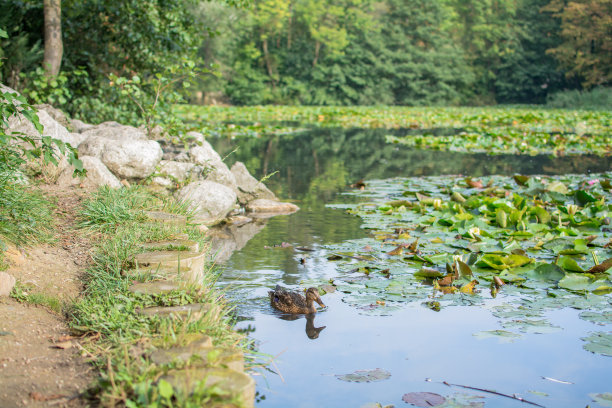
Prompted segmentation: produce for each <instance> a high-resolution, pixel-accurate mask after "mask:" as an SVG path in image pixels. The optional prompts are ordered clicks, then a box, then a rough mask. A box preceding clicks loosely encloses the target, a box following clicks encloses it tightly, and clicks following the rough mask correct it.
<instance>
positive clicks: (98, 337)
mask: <svg viewBox="0 0 612 408" xmlns="http://www.w3.org/2000/svg"><path fill="white" fill-rule="evenodd" d="M162 209H166V210H168V211H172V212H173V213H178V214H182V215H189V213H188V210H187V206H186V205H183V204H181V203H178V204H177V203H174V204H172V203H168V201H167V200H163V199H159V198H157V197H155V196H153V195H151V194H150V193H148V192H147V191H146V190H144V189H142V188H139V187H132V188H129V189H120V190H112V189H108V188H102V189H100V190H99V191H98V192H97V193H96V194H94V195H93V196H92V197H91V199H90V200H88V201H87V202H85V204H84V205H83V208H82V212H81V217H82V222H81V226H82V228H83V229H85V230H86V231H87V233H88V234H90V236H91V238H92V239H93V240H94V241H95V242H98V243H99V244H98V246H97V248H96V251H95V254H94V256H93V264H92V266H91V267H90V268H89V270H88V271H87V272H88V278H87V282H86V290H85V295H84V296H83V298H82V299H81V300H80V301H78V302H77V303H75V304H74V305H73V307H72V308H71V310H70V318H71V326H72V328H73V330H74V331H75V332H77V333H82V334H84V335H86V337H85V338H86V339H88V340H87V341H86V342H85V344H84V348H85V350H86V351H85V353H87V355H89V356H90V357H91V360H92V363H93V364H94V365H95V366H96V367H97V368H98V369H99V370H100V380H99V382H98V384H97V386H96V387H95V388H94V389H93V390H92V391H91V392H92V394H93V395H92V396H93V397H94V398H96V399H99V400H100V401H101V402H102V404H103V405H116V404H123V405H125V406H128V407H135V406H160V407H161V406H185V407H188V406H194V407H195V406H204V405H206V406H208V405H207V404H214V403H220V402H228V396H227V395H224V394H223V392H222V391H221V390H220V389H218V388H217V387H208V388H207V387H204V386H201V387H199V388H197V389H196V391H195V392H194V393H192V394H189V395H184V394H180V393H179V391H177V390H173V389H172V387H169V385H168V383H166V382H165V381H158V380H159V378H160V377H161V376H162V375H163V374H164V373H166V372H167V371H168V370H169V369H172V368H173V367H175V366H173V365H170V366H163V367H160V366H156V365H155V364H152V363H151V362H150V361H149V360H148V358H147V357H146V356H147V352H148V351H150V350H151V349H152V348H153V347H169V346H172V345H184V344H185V342H186V341H187V339H188V338H189V337H190V336H191V335H193V334H194V333H205V334H207V335H209V336H211V337H212V338H213V343H214V345H215V346H229V345H231V346H236V345H237V346H240V347H245V348H246V346H247V343H246V340H245V339H244V338H243V336H241V335H240V334H238V333H236V332H235V331H233V330H232V325H233V321H232V317H231V316H230V312H231V307H230V305H228V304H227V302H225V300H224V297H223V294H222V293H220V292H219V291H217V290H216V289H214V288H213V285H214V282H215V279H216V275H215V273H214V271H213V270H212V269H211V270H209V271H207V273H206V278H205V280H206V281H205V282H202V285H201V286H200V285H198V286H193V287H187V288H186V289H181V290H175V291H172V292H170V293H167V294H163V295H146V294H138V293H132V292H130V291H129V290H128V288H129V286H130V284H131V283H132V279H133V278H130V277H126V276H124V273H123V272H124V271H126V270H128V269H130V268H132V267H133V261H132V259H133V257H134V255H135V254H137V253H139V252H143V251H144V250H143V249H142V247H141V245H140V244H141V243H143V242H154V241H161V240H168V239H172V238H175V237H176V236H178V235H179V234H187V235H188V237H189V239H191V240H194V241H197V242H199V243H200V245H201V246H202V245H204V244H205V242H204V239H203V236H202V234H201V233H200V232H199V231H198V230H197V229H196V227H195V226H190V225H189V224H188V225H187V226H177V225H172V224H162V223H153V222H150V221H147V219H146V218H145V217H144V211H145V210H162ZM196 302H201V303H215V304H217V305H220V306H221V307H222V310H223V312H222V313H221V316H220V317H215V316H212V315H211V314H210V313H209V314H207V315H205V316H204V317H203V318H201V319H199V320H193V319H187V320H182V319H170V318H161V317H147V316H143V315H141V314H139V313H137V311H138V310H139V309H141V308H143V307H148V306H179V305H186V304H190V303H196ZM177 364H178V363H177ZM230 402H231V401H230ZM234 402H236V403H238V402H237V401H234Z"/></svg>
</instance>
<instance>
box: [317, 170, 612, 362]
mask: <svg viewBox="0 0 612 408" xmlns="http://www.w3.org/2000/svg"><path fill="white" fill-rule="evenodd" d="M611 182H612V173H607V174H599V175H567V176H555V177H544V176H541V177H536V176H532V177H528V176H518V175H517V176H514V177H506V176H490V177H486V178H482V179H478V180H476V179H471V178H465V177H451V176H445V177H426V178H409V179H399V178H398V179H388V180H380V181H371V182H369V183H368V184H367V186H366V187H365V188H364V189H363V190H355V191H353V192H350V193H349V194H352V195H356V196H358V197H360V198H361V199H362V200H364V201H362V202H360V203H358V204H346V205H336V206H335V207H340V208H345V209H346V210H347V211H348V212H349V213H351V214H355V215H358V216H360V217H361V218H362V219H363V227H364V228H366V229H369V231H370V237H369V238H365V239H360V240H353V241H347V242H344V243H341V244H339V245H334V246H330V247H328V249H329V251H330V255H329V259H330V260H331V261H334V262H336V263H337V267H338V270H339V271H340V276H339V277H337V278H336V279H334V281H333V284H334V285H335V286H336V288H337V289H338V290H339V291H341V292H344V293H346V294H347V296H345V298H344V300H345V301H346V302H347V303H349V304H351V305H353V306H355V307H357V308H359V309H360V310H361V311H362V313H374V314H389V313H392V311H393V310H394V309H398V308H401V307H404V306H405V305H406V304H407V303H411V302H420V303H422V304H423V305H424V306H426V307H428V308H430V309H432V310H440V309H441V308H443V307H445V306H448V305H483V306H486V307H488V306H487V302H488V300H489V299H492V298H495V297H497V298H500V297H501V298H502V299H505V300H507V303H501V304H500V303H499V302H495V306H492V307H490V309H491V311H492V313H493V314H494V315H495V316H496V317H498V318H499V319H500V323H501V325H502V327H503V328H504V330H493V331H489V332H481V333H477V334H476V335H477V336H479V337H486V336H499V337H502V338H507V339H508V340H512V339H513V338H514V337H519V336H521V334H520V333H548V332H553V331H557V330H561V328H559V327H556V326H553V325H552V324H550V323H549V322H548V321H547V320H546V318H545V314H546V312H547V311H550V310H553V309H558V308H563V307H572V308H575V309H579V310H583V312H582V313H581V315H580V317H581V318H583V319H584V320H587V321H590V322H593V323H595V324H601V325H604V324H607V323H610V322H612V296H611V295H610V294H611V293H612V279H611V278H612V276H611V274H612V192H611V189H612V184H611ZM513 330H514V331H513ZM585 340H586V341H587V342H588V344H587V345H585V348H586V349H587V350H590V351H593V352H597V353H601V354H605V355H611V356H612V334H610V333H604V332H602V333H594V334H593V335H592V336H591V337H590V338H587V339H585Z"/></svg>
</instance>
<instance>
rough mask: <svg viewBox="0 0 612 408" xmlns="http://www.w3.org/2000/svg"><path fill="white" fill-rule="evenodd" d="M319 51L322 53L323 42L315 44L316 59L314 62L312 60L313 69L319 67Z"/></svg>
mask: <svg viewBox="0 0 612 408" xmlns="http://www.w3.org/2000/svg"><path fill="white" fill-rule="evenodd" d="M319 51H321V42H319V41H317V42H316V43H315V57H314V60H312V67H313V68H314V67H316V66H317V62H318V61H319Z"/></svg>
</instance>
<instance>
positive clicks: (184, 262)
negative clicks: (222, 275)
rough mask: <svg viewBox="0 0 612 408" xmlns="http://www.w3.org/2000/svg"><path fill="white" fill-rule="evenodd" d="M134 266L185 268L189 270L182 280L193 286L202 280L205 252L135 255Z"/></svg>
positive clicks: (160, 252) (145, 253) (163, 252)
mask: <svg viewBox="0 0 612 408" xmlns="http://www.w3.org/2000/svg"><path fill="white" fill-rule="evenodd" d="M134 262H135V263H136V266H137V267H139V268H141V267H143V266H144V267H149V268H158V267H175V268H178V267H179V266H180V267H183V266H186V267H189V268H191V270H190V271H189V274H183V275H182V278H184V279H185V280H186V281H188V282H190V283H194V284H200V283H201V282H202V281H203V278H204V266H205V265H206V252H204V251H202V252H194V251H151V252H143V253H141V254H137V255H136V256H135V257H134Z"/></svg>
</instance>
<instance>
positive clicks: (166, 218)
mask: <svg viewBox="0 0 612 408" xmlns="http://www.w3.org/2000/svg"><path fill="white" fill-rule="evenodd" d="M145 215H146V216H147V218H148V219H150V220H151V221H157V222H163V223H167V224H177V225H185V224H186V223H187V217H185V216H184V215H179V214H171V213H167V212H163V211H146V212H145Z"/></svg>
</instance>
